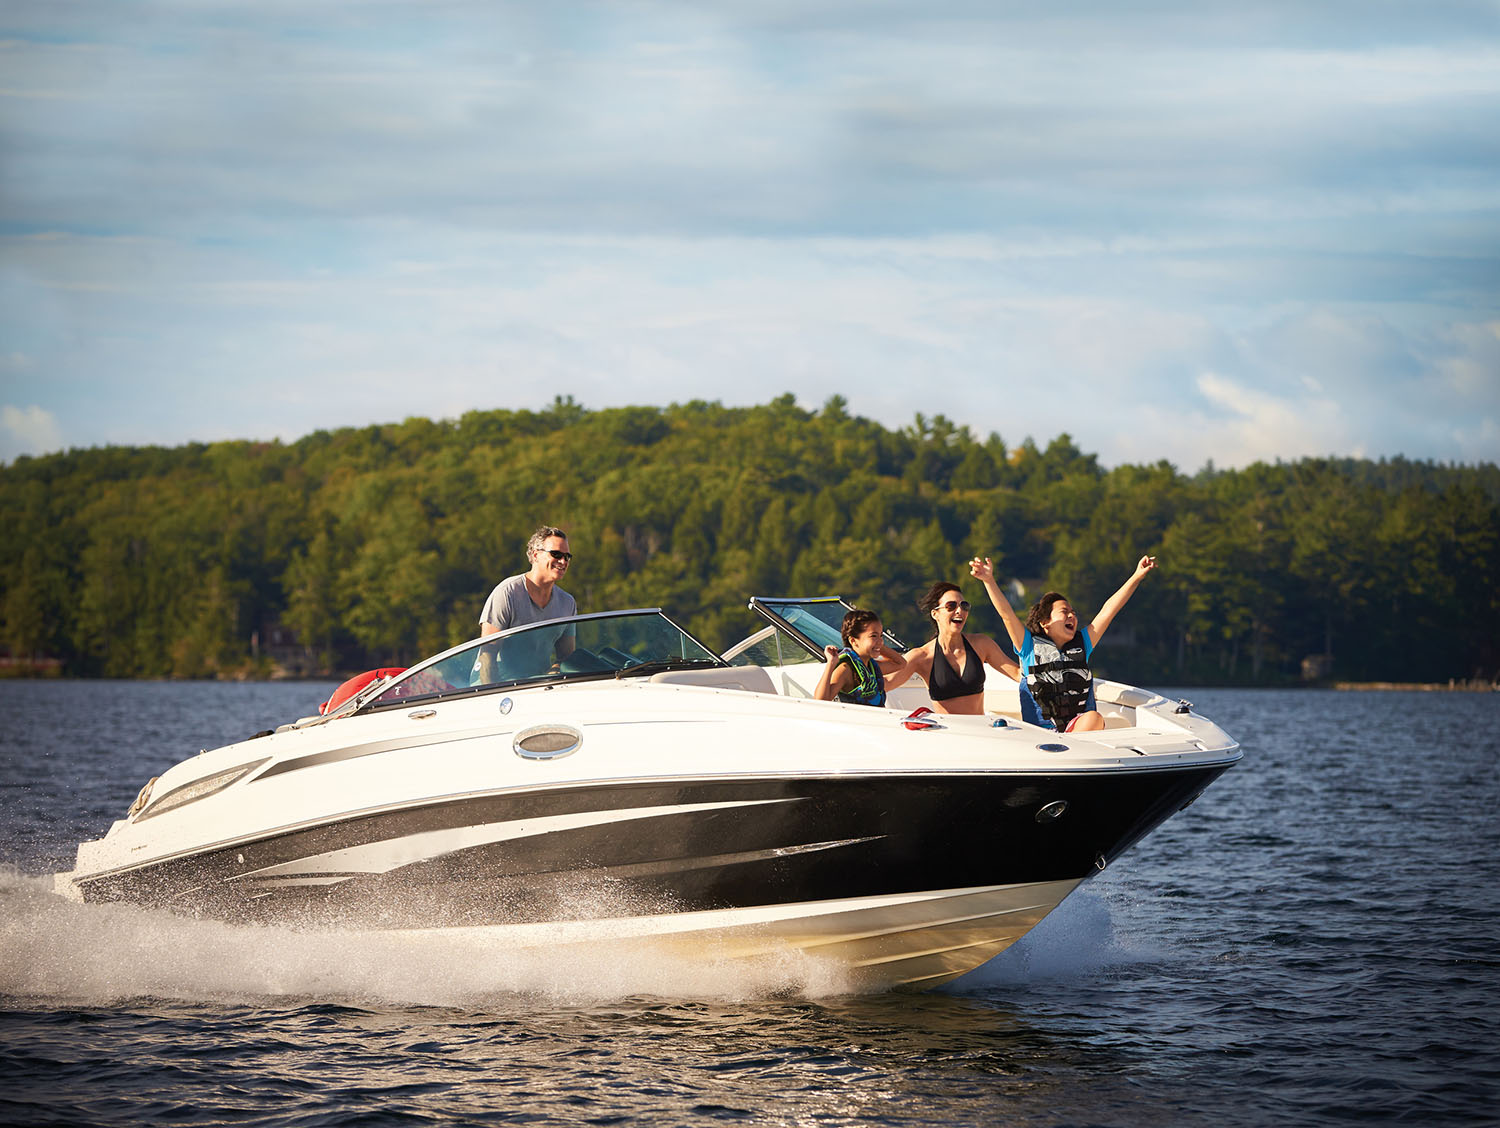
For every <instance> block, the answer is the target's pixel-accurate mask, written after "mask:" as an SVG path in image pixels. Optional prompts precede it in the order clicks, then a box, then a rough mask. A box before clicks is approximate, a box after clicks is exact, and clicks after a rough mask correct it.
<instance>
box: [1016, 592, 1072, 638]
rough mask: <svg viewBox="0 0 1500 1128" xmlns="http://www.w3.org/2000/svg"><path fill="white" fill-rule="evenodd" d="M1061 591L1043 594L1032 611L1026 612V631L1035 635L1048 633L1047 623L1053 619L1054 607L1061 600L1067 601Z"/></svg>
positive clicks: (1032, 606)
mask: <svg viewBox="0 0 1500 1128" xmlns="http://www.w3.org/2000/svg"><path fill="white" fill-rule="evenodd" d="M1066 598H1067V596H1065V595H1063V593H1062V592H1060V591H1048V592H1043V593H1042V598H1041V599H1038V600H1037V601H1036V602H1035V603H1033V604H1032V605H1031V610H1030V611H1028V612H1026V629H1027V630H1028V631H1030V632H1031V633H1032V634H1034V635H1039V634H1044V633H1046V629H1047V628H1046V622H1047V620H1048V619H1050V618H1051V617H1052V605H1053V604H1054V603H1056V602H1057V601H1058V600H1059V599H1066Z"/></svg>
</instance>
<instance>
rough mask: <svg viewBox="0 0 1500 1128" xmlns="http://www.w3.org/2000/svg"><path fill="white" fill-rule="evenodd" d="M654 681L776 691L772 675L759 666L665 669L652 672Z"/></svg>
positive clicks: (768, 691) (765, 691)
mask: <svg viewBox="0 0 1500 1128" xmlns="http://www.w3.org/2000/svg"><path fill="white" fill-rule="evenodd" d="M651 680H652V681H654V682H670V683H672V684H673V685H703V686H708V687H710V688H712V689H738V690H741V691H743V692H747V693H771V694H774V693H775V692H776V686H775V685H773V684H772V682H771V675H770V674H768V673H766V672H765V670H763V669H761V668H760V667H759V666H731V667H729V668H728V669H727V670H726V669H711V670H663V671H662V672H661V673H659V674H652V675H651Z"/></svg>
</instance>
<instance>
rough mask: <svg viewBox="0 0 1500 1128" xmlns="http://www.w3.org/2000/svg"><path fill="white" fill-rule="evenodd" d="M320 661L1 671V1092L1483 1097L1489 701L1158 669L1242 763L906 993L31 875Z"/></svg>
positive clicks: (299, 1122)
mask: <svg viewBox="0 0 1500 1128" xmlns="http://www.w3.org/2000/svg"><path fill="white" fill-rule="evenodd" d="M331 688H332V687H331V686H324V685H310V684H307V683H302V684H274V685H233V684H224V685H220V684H212V683H203V684H164V683H108V682H106V683H82V682H44V683H21V682H0V708H3V711H4V716H5V723H4V725H3V727H0V1123H6V1124H10V1123H15V1124H141V1123H146V1122H152V1123H172V1124H183V1125H193V1124H223V1123H236V1124H266V1125H288V1126H314V1125H344V1124H350V1125H352V1124H362V1125H363V1124H371V1125H383V1124H392V1125H402V1124H431V1123H449V1122H467V1123H487V1124H562V1123H569V1124H572V1123H582V1124H614V1123H628V1122H649V1123H652V1124H690V1123H702V1122H705V1121H714V1120H724V1121H744V1122H750V1123H756V1124H782V1123H785V1124H794V1123H795V1124H853V1123H866V1124H881V1125H925V1124H934V1125H938V1124H991V1123H1043V1124H1054V1123H1056V1124H1119V1125H1136V1124H1152V1125H1156V1124H1182V1123H1202V1124H1230V1125H1265V1124H1273V1123H1287V1124H1342V1123H1348V1122H1351V1121H1382V1120H1407V1121H1410V1122H1412V1123H1417V1124H1464V1123H1474V1124H1480V1123H1484V1124H1493V1123H1496V1122H1497V1118H1500V1114H1497V1112H1496V1109H1497V1107H1500V1064H1497V1062H1500V862H1497V860H1496V858H1497V854H1500V817H1497V806H1500V783H1497V769H1500V736H1497V733H1500V695H1469V694H1421V693H1400V692H1381V693H1335V692H1323V691H1299V692H1292V691H1288V692H1273V691H1235V690H1219V691H1197V692H1194V693H1192V694H1190V696H1192V698H1193V699H1194V701H1196V702H1197V705H1198V709H1199V711H1200V712H1203V713H1205V714H1207V715H1208V716H1211V717H1213V718H1214V719H1215V720H1216V721H1218V722H1219V723H1220V724H1221V725H1223V726H1224V727H1225V728H1226V729H1228V730H1229V731H1230V732H1231V733H1232V734H1234V735H1235V736H1236V737H1238V738H1239V739H1240V740H1241V742H1242V743H1243V744H1244V747H1245V759H1244V761H1243V762H1242V763H1241V764H1240V765H1239V766H1238V767H1236V768H1235V769H1234V770H1232V771H1231V772H1230V773H1229V774H1228V775H1226V776H1224V777H1223V778H1222V779H1221V780H1220V781H1219V782H1217V783H1216V784H1214V786H1212V787H1211V788H1210V789H1209V790H1208V792H1207V793H1206V794H1205V795H1204V796H1203V798H1202V799H1200V800H1199V801H1198V803H1197V804H1196V805H1194V806H1193V807H1191V808H1189V809H1188V810H1187V811H1185V812H1183V813H1181V814H1179V815H1177V816H1176V817H1175V818H1174V819H1172V820H1171V821H1169V822H1168V823H1167V824H1166V825H1165V826H1163V827H1162V828H1161V829H1159V830H1158V831H1157V832H1156V833H1155V834H1153V835H1152V836H1150V837H1149V838H1147V839H1146V840H1145V841H1144V842H1142V843H1140V844H1138V845H1137V846H1136V847H1135V848H1134V849H1133V850H1131V851H1130V852H1129V853H1128V854H1126V855H1125V856H1124V857H1123V858H1122V859H1120V861H1119V862H1117V863H1116V864H1115V865H1114V866H1112V867H1111V868H1110V869H1109V870H1108V871H1107V872H1106V873H1104V874H1101V875H1099V876H1098V877H1096V878H1095V879H1094V880H1093V881H1091V882H1090V883H1089V884H1088V885H1086V886H1084V887H1083V888H1082V889H1081V890H1080V891H1079V892H1078V893H1076V894H1075V895H1074V896H1073V897H1071V898H1070V899H1069V900H1068V901H1066V902H1065V903H1064V904H1063V906H1062V907H1061V908H1060V909H1059V910H1058V911H1057V912H1056V913H1054V914H1053V915H1052V916H1051V917H1049V918H1048V919H1047V920H1045V921H1044V922H1043V923H1042V924H1041V925H1040V926H1039V927H1038V928H1037V929H1036V930H1035V931H1034V932H1032V933H1031V935H1029V936H1028V937H1026V938H1025V939H1024V940H1022V941H1021V942H1020V943H1019V944H1017V945H1016V946H1015V947H1014V948H1012V949H1011V950H1010V951H1008V952H1006V953H1004V954H1003V955H1001V956H1000V957H998V958H997V959H995V960H993V961H991V963H990V964H988V965H987V966H986V967H984V968H982V969H980V970H979V971H978V972H975V973H974V974H972V975H970V976H968V977H966V978H965V979H962V980H960V981H959V982H958V983H957V984H955V985H953V986H952V987H950V988H948V989H946V990H945V991H943V992H939V993H933V994H928V995H921V996H898V995H876V996H866V997H859V996H848V995H844V994H840V993H838V992H839V986H838V984H837V983H830V982H821V981H819V980H818V979H817V977H816V976H813V977H809V975H808V974H807V973H806V972H807V969H805V968H801V967H798V966H796V965H795V964H789V965H788V966H786V967H784V968H775V967H771V968H765V967H763V968H758V969H756V970H755V971H753V972H749V971H744V970H730V969H727V968H723V967H712V966H694V965H692V964H686V963H678V964H666V963H663V962H662V961H638V960H635V959H622V958H619V957H617V956H613V955H612V954H611V953H610V952H608V951H601V952H597V953H593V954H590V955H587V956H584V957H575V958H570V959H569V960H561V959H556V960H549V959H547V958H545V957H542V956H537V955H531V956H527V957H524V958H523V957H522V956H520V955H518V954H517V953H514V952H511V953H507V952H505V951H500V950H494V949H486V948H475V947H467V948H466V947H462V946H458V945H447V946H444V945H439V944H436V943H434V944H433V945H431V946H429V947H426V948H423V949H413V948H412V947H411V946H410V945H396V944H393V943H392V942H391V941H390V938H388V937H382V936H380V935H378V934H376V935H371V934H353V933H346V934H334V935H314V934H306V933H296V932H290V931H283V930H277V929H267V928H250V927H244V928H240V927H233V926H228V925H222V924H217V923H213V922H206V921H184V920H179V919H176V918H173V917H170V916H166V915H164V914H161V913H155V912H147V911H144V910H140V909H134V908H131V907H128V906H120V905H102V906H80V905H74V904H71V903H68V902H64V901H62V900H60V899H58V898H56V897H54V896H53V895H52V893H51V892H50V880H49V879H47V878H46V877H45V876H44V875H47V874H50V873H51V872H53V871H54V870H57V869H67V868H70V867H71V863H72V851H73V847H74V845H75V844H76V843H77V841H78V840H80V839H82V838H92V837H97V836H98V835H100V834H101V833H102V832H103V831H104V830H105V829H106V828H107V827H108V825H109V823H110V822H111V821H112V820H113V819H115V818H118V817H120V816H121V814H122V813H123V812H124V810H125V808H126V807H127V806H128V805H129V803H130V801H131V799H132V798H133V797H134V795H135V793H136V791H137V790H138V789H139V787H140V785H141V784H142V783H144V782H145V780H146V779H147V778H148V777H150V776H151V775H155V774H157V773H158V772H160V771H161V770H162V769H163V768H165V767H167V766H168V765H170V764H171V763H174V762H176V761H177V760H179V759H181V758H183V757H184V756H186V755H190V754H192V753H194V752H196V751H197V750H198V749H199V748H200V747H205V746H209V747H212V746H214V745H218V744H222V743H225V742H227V741H229V740H233V739H238V738H241V737H244V736H247V735H249V734H250V733H251V732H254V731H256V730H258V729H261V728H265V727H269V726H270V725H272V724H275V723H279V722H281V721H284V720H287V719H290V718H292V717H295V716H298V715H304V714H306V713H308V712H310V711H312V709H313V708H314V707H315V703H316V702H317V701H319V700H321V699H323V698H324V697H326V696H327V694H328V691H329V690H330V689H331ZM1174 696H1178V695H1177V694H1174Z"/></svg>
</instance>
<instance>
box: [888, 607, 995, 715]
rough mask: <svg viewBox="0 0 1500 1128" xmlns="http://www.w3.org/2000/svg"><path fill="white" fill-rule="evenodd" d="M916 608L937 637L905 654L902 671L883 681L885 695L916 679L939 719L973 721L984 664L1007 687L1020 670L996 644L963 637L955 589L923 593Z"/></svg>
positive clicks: (979, 706)
mask: <svg viewBox="0 0 1500 1128" xmlns="http://www.w3.org/2000/svg"><path fill="white" fill-rule="evenodd" d="M917 606H918V607H920V608H921V609H922V612H923V613H924V614H926V615H927V616H928V617H929V618H931V619H932V623H933V627H934V629H935V630H936V631H937V637H936V638H934V639H933V640H932V641H931V642H929V643H927V644H926V645H925V646H919V647H916V648H915V649H914V650H911V651H909V652H908V653H907V655H906V666H905V667H904V668H903V669H901V670H898V671H896V672H895V673H893V674H891V675H890V676H888V677H887V678H886V688H887V689H894V688H896V686H898V685H900V684H901V683H902V682H904V681H906V680H907V679H908V678H909V677H911V675H912V674H920V675H921V676H922V680H924V681H925V682H926V683H927V693H928V696H930V697H931V698H932V706H933V708H934V709H936V710H937V711H938V712H939V713H961V714H968V715H971V716H977V715H981V714H983V713H984V667H985V665H986V664H988V665H990V666H993V667H994V668H995V669H997V670H999V671H1000V672H1001V673H1002V674H1004V675H1005V676H1006V677H1008V678H1010V679H1011V680H1012V681H1020V680H1021V669H1020V667H1019V666H1017V665H1016V662H1015V659H1013V658H1011V656H1010V655H1009V654H1007V653H1005V651H1004V650H1002V649H1000V644H999V643H997V642H996V641H995V640H994V639H992V638H990V636H989V635H966V634H964V624H965V623H966V622H968V620H969V601H968V600H967V599H965V598H964V597H963V592H961V591H960V590H959V588H958V585H957V584H948V583H943V582H942V581H941V580H939V581H938V582H937V583H935V584H933V585H932V586H931V587H930V588H928V589H927V594H926V595H924V596H923V597H922V598H921V599H920V600H918V601H917Z"/></svg>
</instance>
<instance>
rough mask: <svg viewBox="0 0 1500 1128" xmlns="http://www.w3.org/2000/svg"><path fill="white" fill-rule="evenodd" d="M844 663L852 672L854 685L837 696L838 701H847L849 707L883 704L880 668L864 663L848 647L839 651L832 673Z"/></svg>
mask: <svg viewBox="0 0 1500 1128" xmlns="http://www.w3.org/2000/svg"><path fill="white" fill-rule="evenodd" d="M845 662H848V663H849V668H850V669H851V670H853V671H854V685H853V686H852V687H851V688H850V689H849V690H848V692H846V693H841V694H839V700H840V701H847V702H848V703H849V704H851V705H875V706H877V707H878V706H881V705H884V704H885V677H884V676H883V675H882V674H881V672H880V668H879V667H878V666H876V665H875V664H874V663H872V662H866V661H865V660H864V659H863V658H861V657H860V656H859V655H858V654H856V653H854V651H853V650H851V649H850V648H849V647H847V646H846V647H844V648H843V649H842V650H840V651H839V660H838V661H837V662H836V663H835V664H834V667H833V669H834V672H835V673H837V672H838V668H839V667H840V666H842V665H843V664H844V663H845Z"/></svg>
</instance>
